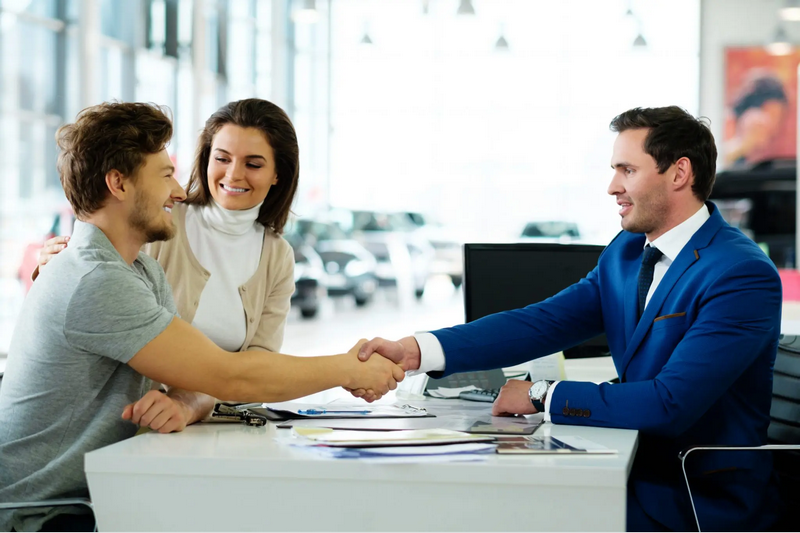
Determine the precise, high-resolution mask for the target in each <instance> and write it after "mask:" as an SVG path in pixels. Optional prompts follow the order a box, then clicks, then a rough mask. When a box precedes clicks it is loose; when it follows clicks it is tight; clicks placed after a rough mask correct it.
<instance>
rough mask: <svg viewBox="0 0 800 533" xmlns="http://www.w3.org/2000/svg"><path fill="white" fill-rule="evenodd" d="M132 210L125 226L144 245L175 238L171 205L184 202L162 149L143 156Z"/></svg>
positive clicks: (164, 151) (184, 197) (173, 168)
mask: <svg viewBox="0 0 800 533" xmlns="http://www.w3.org/2000/svg"><path fill="white" fill-rule="evenodd" d="M134 187H135V192H134V197H133V207H132V208H131V212H130V215H129V217H128V223H129V224H130V225H131V227H132V228H133V229H134V230H138V231H141V232H142V233H143V234H144V237H145V242H155V241H167V240H169V239H171V238H172V237H174V236H175V225H174V224H173V222H172V214H171V211H172V206H173V205H174V204H175V202H182V201H183V200H185V199H186V193H185V191H184V190H183V187H181V186H180V184H179V183H178V181H177V180H176V179H175V167H174V166H173V164H172V161H171V160H170V158H169V154H167V151H166V150H161V151H160V152H159V153H157V154H149V155H147V156H145V160H144V164H143V165H142V167H141V168H140V169H139V172H138V175H137V178H136V180H135V183H134Z"/></svg>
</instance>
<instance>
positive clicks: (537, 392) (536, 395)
mask: <svg viewBox="0 0 800 533" xmlns="http://www.w3.org/2000/svg"><path fill="white" fill-rule="evenodd" d="M545 392H547V382H546V381H536V382H534V384H533V385H531V391H530V397H531V399H532V400H541V399H542V396H544V393H545Z"/></svg>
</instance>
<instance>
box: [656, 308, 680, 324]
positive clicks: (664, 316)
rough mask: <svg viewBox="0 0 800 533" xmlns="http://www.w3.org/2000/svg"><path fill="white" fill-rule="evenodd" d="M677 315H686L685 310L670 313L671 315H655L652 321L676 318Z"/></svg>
mask: <svg viewBox="0 0 800 533" xmlns="http://www.w3.org/2000/svg"><path fill="white" fill-rule="evenodd" d="M679 316H686V311H682V312H680V313H672V314H671V315H661V316H659V317H656V319H655V320H653V322H658V321H659V320H666V319H667V318H677V317H679Z"/></svg>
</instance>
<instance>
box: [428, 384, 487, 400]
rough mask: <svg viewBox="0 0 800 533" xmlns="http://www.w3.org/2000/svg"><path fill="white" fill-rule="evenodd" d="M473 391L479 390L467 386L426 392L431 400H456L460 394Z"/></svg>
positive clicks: (473, 386)
mask: <svg viewBox="0 0 800 533" xmlns="http://www.w3.org/2000/svg"><path fill="white" fill-rule="evenodd" d="M473 390H480V389H478V387H476V386H475V385H467V386H466V387H455V388H451V389H447V388H444V387H439V388H438V389H431V390H429V391H426V394H428V396H431V397H432V398H458V395H459V394H461V393H462V392H467V391H473Z"/></svg>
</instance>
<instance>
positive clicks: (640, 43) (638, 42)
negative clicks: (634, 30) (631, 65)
mask: <svg viewBox="0 0 800 533" xmlns="http://www.w3.org/2000/svg"><path fill="white" fill-rule="evenodd" d="M633 47H634V48H647V41H645V40H644V36H643V35H642V34H641V33H640V34H639V35H637V36H636V39H634V40H633Z"/></svg>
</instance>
